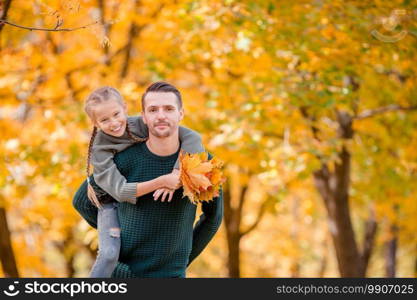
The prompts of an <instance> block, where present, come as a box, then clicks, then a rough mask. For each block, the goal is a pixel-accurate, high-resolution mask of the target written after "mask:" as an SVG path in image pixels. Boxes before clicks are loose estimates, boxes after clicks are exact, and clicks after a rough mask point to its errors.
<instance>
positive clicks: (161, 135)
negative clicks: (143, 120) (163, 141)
mask: <svg viewBox="0 0 417 300" xmlns="http://www.w3.org/2000/svg"><path fill="white" fill-rule="evenodd" d="M158 125H165V126H167V129H168V130H164V132H160V131H158V130H156V129H155V128H156V127H157V126H158ZM149 131H150V133H151V134H152V135H153V136H156V137H158V138H166V137H169V136H170V135H171V134H172V133H173V132H174V130H172V128H171V125H170V124H168V123H156V124H155V125H154V126H152V127H149Z"/></svg>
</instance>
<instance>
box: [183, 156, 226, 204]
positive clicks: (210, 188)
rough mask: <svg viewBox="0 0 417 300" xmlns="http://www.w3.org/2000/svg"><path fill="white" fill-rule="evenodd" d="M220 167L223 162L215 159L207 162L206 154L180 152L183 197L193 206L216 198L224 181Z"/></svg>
mask: <svg viewBox="0 0 417 300" xmlns="http://www.w3.org/2000/svg"><path fill="white" fill-rule="evenodd" d="M222 166H223V162H222V161H220V160H219V159H217V158H213V159H211V160H209V159H208V154H207V153H206V152H202V153H197V154H189V153H183V152H181V153H180V179H181V182H182V184H183V188H184V194H183V197H188V198H189V199H190V201H191V202H192V203H194V204H198V203H199V202H202V201H211V200H213V198H214V197H217V196H218V195H219V189H220V185H221V184H222V183H223V182H224V181H225V179H224V177H223V172H222V170H221V167H222Z"/></svg>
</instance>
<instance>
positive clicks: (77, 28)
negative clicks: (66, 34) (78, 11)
mask: <svg viewBox="0 0 417 300" xmlns="http://www.w3.org/2000/svg"><path fill="white" fill-rule="evenodd" d="M98 22H99V21H95V22H93V23H90V24H87V25H84V26H80V27H75V28H54V29H51V28H37V27H26V26H22V25H18V24H14V23H11V22H9V21H6V20H4V19H1V20H0V28H1V27H2V26H3V25H4V24H7V25H10V26H14V27H17V28H20V29H26V30H30V31H34V30H37V31H48V32H54V31H75V30H79V29H84V28H87V27H89V26H92V25H95V24H97V23H98Z"/></svg>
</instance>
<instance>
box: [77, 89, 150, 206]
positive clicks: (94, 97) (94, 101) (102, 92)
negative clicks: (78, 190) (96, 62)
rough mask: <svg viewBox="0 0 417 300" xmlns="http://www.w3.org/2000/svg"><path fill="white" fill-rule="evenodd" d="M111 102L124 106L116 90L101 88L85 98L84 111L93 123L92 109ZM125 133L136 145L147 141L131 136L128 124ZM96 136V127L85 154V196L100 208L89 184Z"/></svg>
mask: <svg viewBox="0 0 417 300" xmlns="http://www.w3.org/2000/svg"><path fill="white" fill-rule="evenodd" d="M112 100H113V101H116V102H118V103H119V104H120V105H122V106H123V105H124V101H123V97H122V95H120V93H119V91H118V90H116V89H115V88H112V87H109V86H104V87H101V88H99V89H97V90H95V91H94V92H92V93H91V94H90V95H89V96H88V97H87V99H86V101H85V106H84V110H85V112H86V114H87V115H88V116H89V118H90V119H91V120H92V121H94V120H95V116H94V107H95V106H97V105H100V104H102V103H103V102H107V101H112ZM126 133H127V135H128V137H129V138H130V139H132V140H133V141H135V142H136V143H139V142H143V141H146V140H147V138H140V137H137V136H135V135H134V134H132V132H131V131H130V129H129V123H127V124H126ZM96 135H97V127H96V126H94V128H93V132H92V133H91V137H90V142H89V144H88V154H87V183H88V187H87V195H88V198H89V199H90V201H91V202H92V203H93V204H94V205H95V206H97V207H101V204H100V202H99V201H98V199H97V195H96V193H95V192H94V189H93V187H92V186H91V184H90V159H91V152H92V149H93V143H94V139H95V137H96Z"/></svg>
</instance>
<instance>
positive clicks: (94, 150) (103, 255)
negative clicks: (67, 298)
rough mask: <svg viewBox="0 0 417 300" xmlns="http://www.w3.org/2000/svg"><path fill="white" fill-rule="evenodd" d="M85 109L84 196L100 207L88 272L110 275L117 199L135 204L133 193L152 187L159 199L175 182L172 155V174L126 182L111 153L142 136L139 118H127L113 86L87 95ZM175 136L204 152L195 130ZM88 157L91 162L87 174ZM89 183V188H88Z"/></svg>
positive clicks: (114, 260)
mask: <svg viewBox="0 0 417 300" xmlns="http://www.w3.org/2000/svg"><path fill="white" fill-rule="evenodd" d="M85 112H86V113H87V115H88V116H89V118H90V119H91V121H92V122H93V123H94V130H93V133H92V135H91V139H90V144H89V147H88V161H87V181H88V197H89V199H90V200H91V201H92V202H93V203H94V204H95V205H96V206H97V207H98V208H99V210H98V215H97V230H98V238H99V252H98V256H97V258H96V261H95V263H94V265H93V268H92V270H91V273H90V277H110V276H111V274H112V272H113V270H114V268H115V267H116V264H117V261H118V258H119V252H120V226H119V220H118V217H117V203H116V202H115V201H114V200H113V199H112V198H111V197H109V196H108V195H107V194H109V195H110V196H112V197H113V198H114V199H116V200H118V201H120V202H130V203H132V204H135V203H136V200H137V197H140V196H142V195H145V194H147V193H150V192H152V191H155V190H156V191H155V193H154V200H157V198H158V197H159V196H160V195H161V194H162V201H164V198H165V197H166V196H168V201H170V200H171V197H172V194H173V191H174V190H175V188H177V187H178V183H179V177H178V168H179V161H178V160H177V162H176V164H175V166H174V170H173V173H171V174H167V175H163V176H160V177H158V178H157V180H153V181H152V183H151V184H149V182H147V183H128V182H127V181H126V178H125V177H123V175H122V174H120V172H119V170H118V169H117V166H116V164H115V163H114V161H113V157H114V155H115V153H117V152H120V151H123V150H124V149H126V148H127V147H129V146H131V145H132V144H134V143H137V142H143V141H145V140H146V139H147V136H148V129H147V126H146V125H145V124H144V123H143V120H142V118H141V117H127V115H126V104H125V103H124V101H123V98H122V96H121V95H120V93H119V92H118V91H117V90H116V89H114V88H112V87H102V88H99V89H97V90H95V91H94V92H93V93H91V94H90V95H89V97H88V98H87V100H86V103H85ZM179 139H180V141H181V148H182V149H183V150H184V151H185V152H189V153H198V152H203V151H204V148H203V146H202V143H201V138H200V135H199V134H198V133H196V132H194V131H192V130H190V129H187V128H184V127H180V128H179ZM90 162H91V164H92V165H93V167H94V170H93V176H90ZM93 186H94V188H93Z"/></svg>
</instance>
